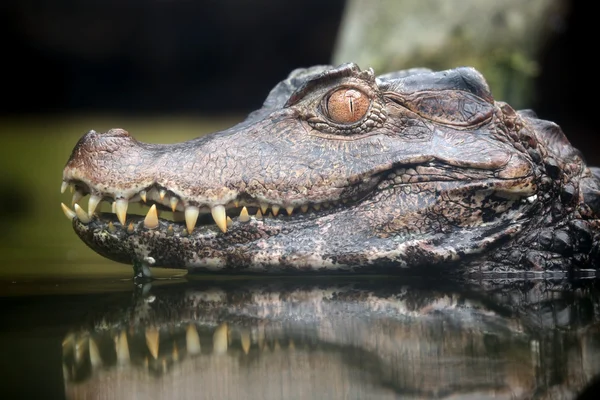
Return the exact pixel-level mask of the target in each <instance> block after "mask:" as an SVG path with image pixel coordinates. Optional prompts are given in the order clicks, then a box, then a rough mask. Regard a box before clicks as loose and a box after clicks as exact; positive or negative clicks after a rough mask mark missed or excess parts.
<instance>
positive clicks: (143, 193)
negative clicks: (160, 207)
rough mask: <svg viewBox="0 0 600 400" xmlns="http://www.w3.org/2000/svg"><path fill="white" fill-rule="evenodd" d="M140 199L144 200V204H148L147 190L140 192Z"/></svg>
mask: <svg viewBox="0 0 600 400" xmlns="http://www.w3.org/2000/svg"><path fill="white" fill-rule="evenodd" d="M140 198H141V199H142V201H143V202H144V203H145V202H146V191H145V190H141V191H140Z"/></svg>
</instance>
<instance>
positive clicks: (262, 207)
mask: <svg viewBox="0 0 600 400" xmlns="http://www.w3.org/2000/svg"><path fill="white" fill-rule="evenodd" d="M268 208H269V205H268V204H265V203H260V211H261V212H262V213H263V215H264V214H266V213H267V209H268Z"/></svg>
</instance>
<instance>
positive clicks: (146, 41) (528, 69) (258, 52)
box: [0, 0, 600, 277]
mask: <svg viewBox="0 0 600 400" xmlns="http://www.w3.org/2000/svg"><path fill="white" fill-rule="evenodd" d="M593 18H595V14H594V13H593V12H592V10H591V8H590V6H589V5H587V4H586V3H585V2H584V1H583V0H571V1H570V0H530V1H526V2H525V1H521V0H501V1H489V2H485V1H479V0H461V1H458V0H456V1H452V0H421V1H419V2H414V1H409V0H396V1H394V0H381V1H368V0H346V1H344V0H303V1H302V2H291V1H281V0H252V1H250V0H219V1H217V0H214V1H209V0H206V1H191V0H187V1H186V0H144V1H142V0H118V1H117V0H103V1H92V0H80V1H72V0H3V2H2V5H0V37H2V39H3V57H2V71H3V72H2V76H3V78H4V79H3V85H2V94H3V96H2V107H1V108H0V133H1V135H2V136H1V139H2V146H0V171H1V172H0V203H1V204H0V224H1V225H0V228H2V229H0V261H1V263H0V276H9V277H16V276H40V275H48V274H67V275H68V274H73V273H76V274H79V275H81V274H86V275H87V274H91V275H94V274H105V273H123V274H125V275H128V274H129V273H130V272H129V271H130V270H129V267H127V266H118V265H116V264H114V263H110V262H107V261H106V260H104V259H102V258H101V257H99V256H97V255H96V254H95V253H93V252H91V251H90V250H88V249H87V248H86V247H85V245H83V244H82V243H81V242H80V241H79V239H78V238H77V237H76V236H75V235H74V233H73V232H72V230H71V227H70V224H69V222H68V221H67V220H66V219H65V218H64V216H63V214H62V212H61V211H60V202H61V201H63V202H65V203H69V202H70V197H69V196H68V195H67V194H65V195H62V196H61V195H60V193H59V188H60V183H61V176H62V167H63V166H64V163H65V162H66V160H67V158H68V157H69V154H70V151H71V149H72V147H73V146H74V145H75V143H76V141H77V139H78V138H79V137H80V136H81V135H82V134H84V133H85V132H86V131H88V130H90V129H95V130H98V131H104V130H107V129H110V128H113V127H121V128H124V129H127V130H128V131H129V132H130V133H132V134H133V135H134V136H135V137H136V138H137V139H139V140H142V141H150V142H174V141H181V140H186V139H190V138H193V137H196V136H198V135H201V134H204V133H208V132H213V131H215V130H219V129H222V128H226V127H228V126H230V125H232V124H234V123H236V122H238V121H240V120H241V119H243V118H244V117H245V115H246V114H247V113H248V112H250V111H252V110H254V109H256V108H259V107H260V106H261V104H262V102H263V100H264V98H265V97H266V95H267V94H268V92H269V90H270V89H271V88H272V87H273V86H274V85H275V84H276V83H277V82H279V81H280V80H282V79H284V78H285V77H286V76H287V74H288V73H289V72H290V71H291V70H293V69H295V68H298V67H306V66H310V65H314V64H339V63H341V62H346V61H355V62H357V63H358V64H359V65H360V66H361V67H362V68H367V67H374V68H375V71H376V73H378V74H379V73H384V72H388V71H392V70H397V69H401V68H410V67H419V66H421V67H430V68H433V69H446V68H452V67H456V66H459V65H472V66H475V67H477V68H478V69H480V70H481V71H482V72H483V73H484V75H485V76H486V78H487V79H488V81H489V83H490V85H491V87H492V91H493V93H494V96H495V97H496V99H497V100H503V101H507V102H509V103H510V104H511V105H513V106H514V107H515V108H533V109H534V110H535V111H536V112H537V113H538V115H539V116H540V117H542V118H545V119H550V120H553V121H555V122H557V123H559V124H560V125H561V126H562V127H563V130H564V131H565V132H566V134H567V136H568V137H569V139H570V140H571V142H572V143H574V145H575V146H576V147H578V148H580V149H581V150H582V151H583V153H584V155H585V156H586V158H587V159H588V161H590V163H594V164H599V165H600V153H599V152H598V149H599V147H600V144H599V142H598V139H597V138H598V133H599V129H598V122H597V121H596V119H595V116H596V110H595V108H596V102H595V101H593V96H594V95H595V94H596V93H598V89H599V87H598V86H599V84H598V79H595V77H594V76H593V72H592V73H590V72H589V71H593V68H594V67H595V63H594V62H593V61H592V57H593V55H594V51H595V49H596V38H597V36H598V35H597V33H596V30H595V25H594V24H595V21H593V20H592V19H593Z"/></svg>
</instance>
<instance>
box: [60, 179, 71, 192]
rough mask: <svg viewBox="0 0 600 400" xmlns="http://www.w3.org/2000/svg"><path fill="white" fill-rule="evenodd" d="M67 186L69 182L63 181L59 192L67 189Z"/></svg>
mask: <svg viewBox="0 0 600 400" xmlns="http://www.w3.org/2000/svg"><path fill="white" fill-rule="evenodd" d="M68 187H69V184H68V183H67V182H64V181H63V183H62V184H61V185H60V192H61V193H64V192H65V190H67V188H68Z"/></svg>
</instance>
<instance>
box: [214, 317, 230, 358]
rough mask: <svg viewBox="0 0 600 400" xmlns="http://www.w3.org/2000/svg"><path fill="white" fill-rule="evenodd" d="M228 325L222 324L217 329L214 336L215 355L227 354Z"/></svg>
mask: <svg viewBox="0 0 600 400" xmlns="http://www.w3.org/2000/svg"><path fill="white" fill-rule="evenodd" d="M227 330H228V329H227V324H226V323H222V324H221V325H219V326H218V327H217V329H216V330H215V333H214V334H213V353H215V354H225V353H227Z"/></svg>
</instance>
